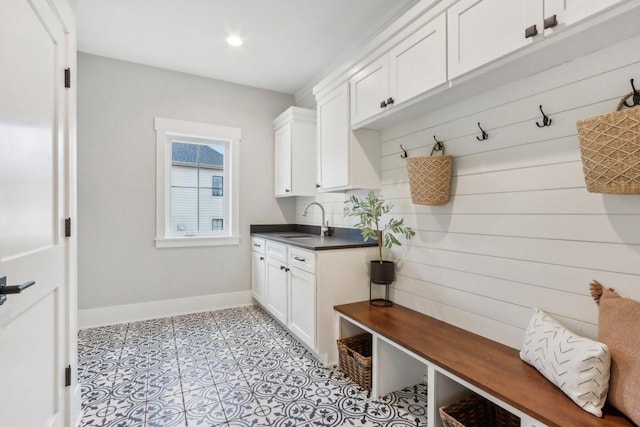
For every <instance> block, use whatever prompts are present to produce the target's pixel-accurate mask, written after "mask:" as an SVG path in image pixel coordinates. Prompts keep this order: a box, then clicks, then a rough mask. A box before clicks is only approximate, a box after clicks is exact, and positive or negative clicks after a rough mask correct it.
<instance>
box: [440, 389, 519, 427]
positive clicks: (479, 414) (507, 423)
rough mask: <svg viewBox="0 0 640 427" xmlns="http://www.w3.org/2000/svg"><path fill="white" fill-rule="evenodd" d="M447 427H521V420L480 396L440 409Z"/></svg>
mask: <svg viewBox="0 0 640 427" xmlns="http://www.w3.org/2000/svg"><path fill="white" fill-rule="evenodd" d="M440 418H441V419H442V424H443V425H444V426H445V427H487V426H492V427H520V418H519V417H516V416H515V415H513V414H512V413H511V412H509V411H507V410H505V409H503V408H501V407H500V406H498V405H496V404H494V403H492V402H489V401H488V400H487V399H484V398H482V397H480V396H478V395H473V396H470V397H467V398H466V399H464V400H462V401H460V402H457V403H454V404H452V405H447V406H443V407H442V408H440Z"/></svg>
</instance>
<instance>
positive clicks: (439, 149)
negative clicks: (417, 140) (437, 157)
mask: <svg viewBox="0 0 640 427" xmlns="http://www.w3.org/2000/svg"><path fill="white" fill-rule="evenodd" d="M433 139H434V140H435V141H436V145H434V146H433V150H431V151H441V150H442V148H443V147H444V146H443V145H442V142H440V141H438V140H437V139H436V136H435V135H433Z"/></svg>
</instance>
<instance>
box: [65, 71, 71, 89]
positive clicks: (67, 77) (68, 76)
mask: <svg viewBox="0 0 640 427" xmlns="http://www.w3.org/2000/svg"><path fill="white" fill-rule="evenodd" d="M64 87H66V88H67V89H68V88H70V87H71V68H65V69H64Z"/></svg>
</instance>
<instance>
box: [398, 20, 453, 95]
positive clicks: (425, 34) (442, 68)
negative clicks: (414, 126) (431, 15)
mask: <svg viewBox="0 0 640 427" xmlns="http://www.w3.org/2000/svg"><path fill="white" fill-rule="evenodd" d="M446 24H447V22H446V18H445V14H444V13H443V14H442V15H440V16H439V17H437V18H436V19H434V20H433V21H431V22H429V23H428V24H427V25H425V26H424V27H423V28H421V29H420V30H418V31H417V32H416V33H414V34H413V35H411V36H410V37H409V38H407V39H406V40H404V41H403V42H402V43H400V44H399V45H398V46H396V47H395V48H394V49H392V50H391V52H390V53H389V62H390V65H389V66H390V69H389V76H390V90H391V97H392V98H393V99H394V105H396V104H399V103H402V102H404V101H406V100H408V99H411V98H413V97H414V96H417V95H420V94H422V93H424V92H426V91H428V90H429V89H432V88H434V87H436V86H438V85H440V84H442V83H444V82H446V81H447V39H446V37H447V34H446Z"/></svg>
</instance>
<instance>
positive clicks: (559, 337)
mask: <svg viewBox="0 0 640 427" xmlns="http://www.w3.org/2000/svg"><path fill="white" fill-rule="evenodd" d="M520 358H521V359H522V360H524V361H525V362H527V363H528V364H530V365H532V366H534V367H535V368H536V369H537V370H538V371H540V373H541V374H542V375H544V376H545V377H546V378H547V379H548V380H549V381H551V382H552V383H553V384H555V385H556V386H557V387H559V388H560V390H562V391H563V392H564V394H566V395H567V396H569V397H570V398H571V400H573V401H574V402H575V403H577V404H578V406H580V407H581V408H582V409H584V410H585V411H587V412H590V413H592V414H593V415H596V416H598V417H601V416H602V407H603V406H604V403H605V401H606V400H607V389H608V388H609V367H610V366H611V356H610V354H609V349H608V348H607V346H606V345H605V344H602V343H599V342H597V341H593V340H590V339H588V338H584V337H581V336H579V335H575V334H574V333H572V332H571V331H569V330H568V329H566V328H565V327H563V326H562V325H561V324H560V323H558V322H557V321H555V320H554V319H553V318H551V317H550V316H549V315H548V314H546V313H545V312H544V311H542V310H539V309H537V308H535V309H534V310H533V315H532V316H531V320H530V321H529V326H528V328H527V331H526V333H525V335H524V345H523V347H522V351H520Z"/></svg>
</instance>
